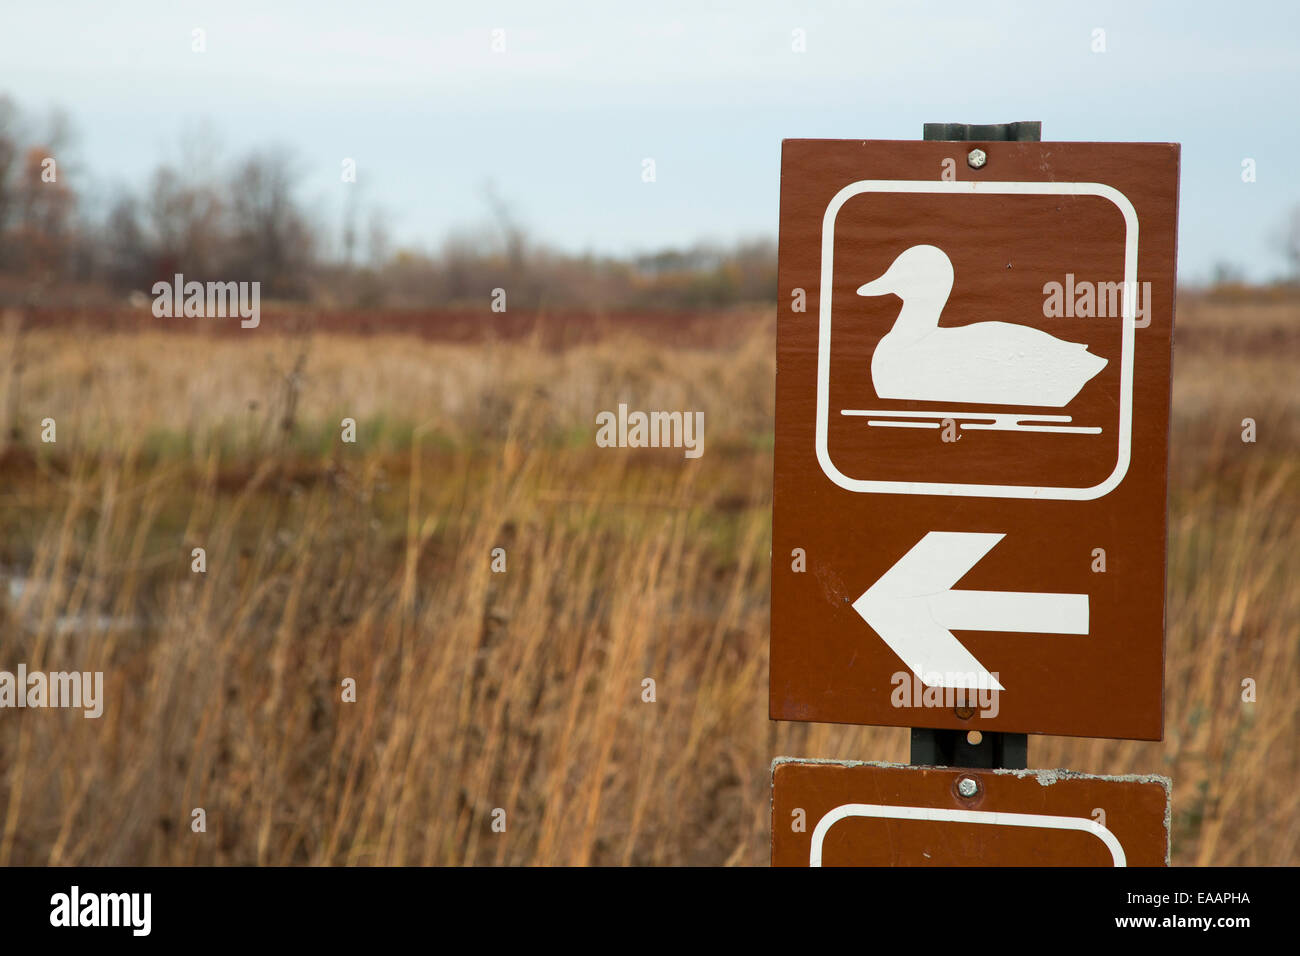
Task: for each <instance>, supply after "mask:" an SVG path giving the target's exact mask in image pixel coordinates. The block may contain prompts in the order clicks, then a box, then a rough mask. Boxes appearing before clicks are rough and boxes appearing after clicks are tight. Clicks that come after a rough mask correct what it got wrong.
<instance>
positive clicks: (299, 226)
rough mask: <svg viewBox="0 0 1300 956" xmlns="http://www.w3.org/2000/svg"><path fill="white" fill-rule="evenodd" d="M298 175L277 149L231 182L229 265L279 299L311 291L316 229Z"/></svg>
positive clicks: (246, 165) (255, 158) (243, 166)
mask: <svg viewBox="0 0 1300 956" xmlns="http://www.w3.org/2000/svg"><path fill="white" fill-rule="evenodd" d="M296 182H297V175H296V172H295V170H294V168H293V163H292V161H291V160H290V158H289V156H288V154H287V153H285V152H283V151H279V150H272V151H268V152H264V153H258V154H254V155H252V156H249V157H248V158H247V159H245V160H244V161H243V162H242V163H240V164H239V165H238V166H237V167H236V169H235V173H234V176H233V177H232V179H231V183H230V194H231V199H230V218H231V221H230V226H231V232H230V237H229V241H230V243H231V250H230V253H231V254H230V260H229V261H230V262H231V264H232V265H233V266H234V268H235V269H236V270H237V271H238V273H239V274H240V275H247V276H249V277H250V278H252V279H258V280H260V281H262V282H264V283H265V284H266V286H267V287H268V290H269V291H270V292H271V293H272V294H274V295H298V294H301V293H303V292H304V291H305V290H306V286H307V279H308V271H309V268H310V266H311V263H312V260H313V254H314V243H313V240H312V230H311V228H310V225H309V224H308V221H307V217H306V215H305V214H304V213H303V211H302V209H301V208H300V207H299V205H298V203H297V200H296V199H295V197H294V191H295V190H294V187H295V185H296Z"/></svg>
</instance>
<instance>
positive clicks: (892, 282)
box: [858, 246, 953, 315]
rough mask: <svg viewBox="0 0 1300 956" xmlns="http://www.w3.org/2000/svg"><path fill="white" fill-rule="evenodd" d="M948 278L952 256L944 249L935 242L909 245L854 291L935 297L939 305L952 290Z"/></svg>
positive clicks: (912, 298)
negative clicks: (877, 276) (935, 244)
mask: <svg viewBox="0 0 1300 956" xmlns="http://www.w3.org/2000/svg"><path fill="white" fill-rule="evenodd" d="M952 278H953V271H952V260H950V259H949V258H948V254H947V253H946V252H944V251H943V250H942V249H940V248H939V247H938V246H912V247H911V248H910V249H907V250H905V251H904V252H903V253H901V254H900V255H899V257H898V258H897V259H895V260H894V261H893V264H891V265H890V267H889V268H888V269H886V270H885V274H884V275H882V276H881V277H880V278H879V279H874V280H872V281H871V282H868V283H866V284H865V285H861V286H859V287H858V295H896V296H898V297H899V298H900V299H902V300H904V301H905V302H906V301H918V300H919V301H927V300H936V301H937V303H938V307H939V308H942V307H943V304H944V303H945V302H947V301H948V293H949V292H951V291H952ZM936 315H937V312H936Z"/></svg>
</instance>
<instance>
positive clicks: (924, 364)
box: [871, 322, 1106, 408]
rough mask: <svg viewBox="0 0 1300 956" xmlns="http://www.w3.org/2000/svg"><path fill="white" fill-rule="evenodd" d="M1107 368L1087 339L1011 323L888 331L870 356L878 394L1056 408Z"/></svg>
mask: <svg viewBox="0 0 1300 956" xmlns="http://www.w3.org/2000/svg"><path fill="white" fill-rule="evenodd" d="M1105 367H1106V360H1105V359H1104V358H1100V357H1098V356H1096V355H1093V354H1092V353H1091V352H1089V351H1088V347H1087V346H1086V345H1083V344H1080V343H1078V342H1065V341H1062V340H1061V339H1058V338H1055V337H1054V336H1051V335H1048V334H1047V333H1046V332H1043V331H1040V330H1038V329H1033V328H1030V327H1028V326H1025V325H1015V324H1013V323H1010V322H975V323H972V324H971V325H961V326H956V327H954V328H942V329H941V328H936V329H934V330H933V331H932V332H930V333H929V334H928V335H923V336H921V337H920V338H915V339H914V338H908V337H902V336H897V335H894V334H893V333H890V334H888V335H886V336H885V337H884V338H882V339H881V340H880V342H879V344H877V346H876V351H875V354H874V355H873V356H872V357H871V379H872V383H873V384H874V385H875V388H876V393H877V394H878V395H879V396H880V397H881V398H898V399H917V400H920V401H928V402H974V403H976V404H989V405H1042V406H1048V407H1052V408H1061V407H1062V406H1065V405H1068V404H1069V403H1070V401H1071V400H1073V398H1074V397H1075V396H1076V395H1078V394H1079V390H1080V389H1082V388H1083V386H1084V385H1085V384H1086V383H1087V382H1088V381H1089V380H1090V379H1091V378H1092V377H1093V376H1095V375H1096V374H1097V373H1098V372H1100V371H1101V370H1102V369H1103V368H1105Z"/></svg>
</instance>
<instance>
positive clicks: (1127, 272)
mask: <svg viewBox="0 0 1300 956" xmlns="http://www.w3.org/2000/svg"><path fill="white" fill-rule="evenodd" d="M863 193H938V194H945V193H953V194H957V195H975V196H979V195H990V196H997V195H1020V196H1043V195H1049V196H1099V197H1101V198H1103V199H1109V200H1110V201H1111V202H1113V203H1114V204H1115V205H1116V207H1118V209H1119V211H1120V212H1121V213H1122V214H1123V216H1124V286H1123V307H1122V310H1121V319H1122V323H1123V325H1122V329H1121V338H1120V386H1119V391H1120V401H1119V428H1118V432H1119V434H1118V438H1117V449H1116V458H1115V468H1114V470H1113V471H1112V472H1111V473H1110V475H1109V477H1107V478H1106V479H1105V480H1104V481H1102V482H1100V483H1098V484H1096V485H1092V486H1090V487H1087V488H1071V487H1057V486H1052V485H1043V486H1035V485H986V484H965V483H944V482H930V481H876V480H872V479H863V478H850V477H849V476H848V475H846V474H844V473H843V472H842V471H840V470H839V468H837V467H836V466H835V463H834V462H833V461H831V456H830V451H829V450H828V448H827V427H828V424H829V417H830V376H831V364H830V349H831V290H832V288H833V278H834V272H835V268H834V257H835V217H836V216H837V215H839V211H840V209H841V208H842V207H843V205H844V204H845V203H846V202H848V201H849V200H850V199H852V198H853V197H854V196H859V195H861V194H863ZM1137 250H1138V218H1137V210H1135V209H1134V208H1133V204H1132V203H1131V202H1129V200H1128V197H1127V196H1125V195H1124V194H1123V193H1122V192H1120V191H1119V190H1118V189H1115V188H1114V187H1113V186H1106V185H1104V184H1102V183H1053V182H973V181H963V182H944V181H939V182H929V181H925V180H911V179H863V180H859V181H858V182H854V183H849V184H848V185H847V186H845V187H844V188H843V189H841V190H840V191H839V192H838V193H836V194H835V197H834V198H833V199H832V200H831V201H830V205H828V206H827V207H826V215H825V216H824V218H823V219H822V271H821V294H820V296H819V299H818V311H819V313H820V318H819V329H818V335H817V462H818V464H819V465H821V469H822V471H823V472H824V473H825V474H826V477H828V478H829V479H830V480H831V481H833V482H835V484H837V485H839V486H840V487H841V488H843V489H845V490H846V491H854V492H873V493H878V494H880V493H883V494H901V495H952V496H965V497H982V498H1038V499H1055V500H1068V501H1089V500H1092V499H1094V498H1100V497H1101V496H1102V495H1105V494H1106V493H1108V492H1110V491H1113V490H1114V489H1115V488H1116V487H1118V485H1119V483H1120V482H1121V481H1123V480H1124V475H1125V474H1126V473H1127V472H1128V466H1129V459H1130V457H1131V454H1132V448H1131V445H1132V431H1133V337H1134V329H1135V327H1136V321H1137V296H1136V294H1135V292H1136V290H1137Z"/></svg>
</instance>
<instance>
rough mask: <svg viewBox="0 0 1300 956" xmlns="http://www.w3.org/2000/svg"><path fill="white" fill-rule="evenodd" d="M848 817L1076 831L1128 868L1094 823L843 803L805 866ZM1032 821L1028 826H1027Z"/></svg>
mask: <svg viewBox="0 0 1300 956" xmlns="http://www.w3.org/2000/svg"><path fill="white" fill-rule="evenodd" d="M849 817H878V818H884V819H892V820H929V821H932V822H943V823H984V824H989V825H992V826H1007V827H1041V828H1043V829H1047V830H1079V831H1081V832H1083V833H1091V834H1092V835H1093V836H1095V837H1096V838H1097V839H1098V840H1100V841H1101V842H1102V843H1104V844H1105V845H1106V849H1108V850H1109V851H1110V858H1111V860H1112V861H1113V863H1114V865H1115V866H1117V867H1118V866H1124V867H1126V866H1128V858H1127V857H1126V856H1125V855H1124V847H1123V846H1121V845H1120V842H1119V839H1118V838H1117V837H1116V836H1115V834H1114V833H1112V832H1111V831H1110V830H1108V829H1107V828H1106V827H1104V826H1102V825H1101V824H1100V823H1098V822H1097V821H1096V820H1090V819H1088V818H1087V817H1061V816H1052V815H1050V814H1046V813H1000V812H996V811H990V810H949V809H944V808H941V807H890V806H885V805H884V804H879V803H844V804H841V805H840V806H838V807H836V808H835V809H834V810H831V811H830V812H828V813H827V814H826V815H825V816H823V817H822V818H821V819H820V820H818V821H817V826H815V827H813V832H812V849H811V850H810V851H809V854H808V865H809V866H817V867H820V866H821V865H822V844H823V843H824V842H825V840H826V834H827V833H828V832H829V831H830V828H831V827H833V826H834V825H835V824H837V823H839V822H840V821H841V820H844V819H847V818H849ZM1031 821H1032V822H1031Z"/></svg>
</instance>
